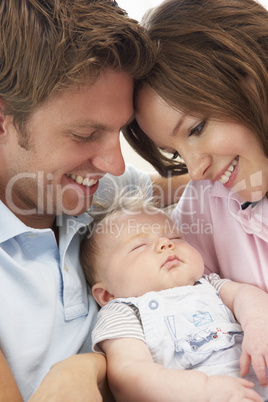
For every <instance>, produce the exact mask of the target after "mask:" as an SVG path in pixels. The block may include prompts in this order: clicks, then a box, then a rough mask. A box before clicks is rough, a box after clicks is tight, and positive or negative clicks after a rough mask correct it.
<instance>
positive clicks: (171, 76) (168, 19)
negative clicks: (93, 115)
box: [124, 0, 268, 176]
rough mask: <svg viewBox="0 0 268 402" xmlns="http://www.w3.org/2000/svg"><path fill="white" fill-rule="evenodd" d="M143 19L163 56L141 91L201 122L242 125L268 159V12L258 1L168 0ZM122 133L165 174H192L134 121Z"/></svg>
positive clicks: (140, 84)
mask: <svg viewBox="0 0 268 402" xmlns="http://www.w3.org/2000/svg"><path fill="white" fill-rule="evenodd" d="M142 23H143V25H144V26H145V27H146V28H147V29H148V34H149V36H150V38H151V39H152V40H153V41H154V42H155V43H157V44H158V46H159V47H160V55H159V58H158V60H157V63H156V64H155V66H154V68H153V70H152V72H151V73H150V74H149V75H148V76H147V77H146V78H145V79H144V80H142V81H141V82H139V83H137V85H136V90H137V91H138V90H139V88H140V87H144V86H145V87H149V88H151V89H152V90H154V91H155V92H156V93H157V94H158V95H159V96H160V97H162V98H163V99H164V100H165V101H166V102H167V103H168V104H169V105H170V106H172V107H173V108H175V109H178V110H180V111H181V112H185V113H189V114H193V115H196V116H198V117H199V118H200V119H209V118H212V119H215V120H218V121H219V120H220V121H226V120H227V121H234V122H238V123H240V124H242V125H244V126H245V127H247V128H248V129H249V130H251V131H252V132H253V133H254V134H255V135H256V138H257V139H258V141H259V142H260V144H261V146H262V147H263V150H264V153H265V155H266V157H268V119H267V113H268V11H267V10H266V9H265V8H264V7H263V6H261V5H260V4H259V3H258V2H257V1H254V0H224V1H223V0H165V1H164V2H163V3H162V4H161V5H160V6H158V7H155V8H154V9H152V10H150V11H149V12H148V13H147V15H146V16H145V17H144V19H143V21H142ZM124 135H125V137H126V138H127V140H128V141H129V142H130V144H131V145H132V146H133V148H134V149H135V150H136V151H137V152H138V153H139V154H140V155H141V156H142V157H143V158H145V159H146V160H147V161H149V162H150V163H151V164H152V165H153V166H154V167H155V168H156V169H157V170H158V172H159V173H160V174H162V175H163V176H168V174H169V173H170V172H173V173H174V174H182V173H185V172H186V171H187V169H186V166H185V165H184V164H182V163H178V162H176V161H171V160H170V159H168V158H167V157H166V156H165V155H163V154H162V153H161V150H160V149H159V148H158V147H157V146H156V145H155V144H154V143H153V141H151V139H150V138H149V137H147V136H146V135H145V133H143V131H142V130H141V129H140V127H139V126H138V124H137V122H136V121H135V120H134V121H133V122H132V123H131V124H130V125H129V126H128V127H127V128H126V130H124ZM215 135H217V133H215ZM164 136H165V133H163V137H164Z"/></svg>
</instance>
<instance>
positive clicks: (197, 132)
mask: <svg viewBox="0 0 268 402" xmlns="http://www.w3.org/2000/svg"><path fill="white" fill-rule="evenodd" d="M205 125H206V120H203V121H201V123H199V124H198V125H197V126H195V127H194V128H192V129H191V131H190V133H189V137H190V136H191V135H196V136H199V135H201V134H202V131H203V129H204V127H205Z"/></svg>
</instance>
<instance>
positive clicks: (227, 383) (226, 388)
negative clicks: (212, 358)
mask: <svg viewBox="0 0 268 402" xmlns="http://www.w3.org/2000/svg"><path fill="white" fill-rule="evenodd" d="M207 385H208V386H207V387H206V389H207V391H208V393H209V398H208V399H206V400H209V402H242V401H254V402H263V399H262V398H261V397H260V395H258V394H257V392H255V391H254V390H253V389H252V388H253V386H254V384H253V383H252V382H249V381H247V380H245V379H243V378H235V377H229V376H227V375H226V376H223V375H219V376H216V375H215V376H210V377H208V383H207ZM201 399H202V398H201Z"/></svg>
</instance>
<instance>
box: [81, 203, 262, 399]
mask: <svg viewBox="0 0 268 402" xmlns="http://www.w3.org/2000/svg"><path fill="white" fill-rule="evenodd" d="M94 219H95V222H96V223H95V226H94V228H93V229H92V232H91V233H90V235H89V236H88V237H87V238H86V239H85V240H84V241H83V242H82V246H81V263H82V266H83V268H84V271H85V275H86V277H87V280H88V282H89V284H90V285H91V286H92V294H93V296H94V298H95V299H96V301H97V302H98V303H99V305H100V306H101V307H102V308H101V310H100V312H99V315H98V321H97V324H96V327H95V330H94V331H93V335H92V336H93V350H94V351H96V352H100V353H104V354H105V355H106V357H107V360H108V379H109V384H110V387H111V389H112V392H113V393H114V396H115V398H116V400H117V401H124V402H126V401H137V400H142V401H145V400H146V401H152V402H157V401H161V402H162V401H176V402H177V401H178V400H182V401H192V400H193V401H197V400H198V401H214V400H217V401H226V402H227V401H228V402H229V401H230V400H232V401H243V400H250V401H262V400H263V399H262V398H264V399H265V398H268V389H267V388H266V387H264V386H266V385H267V375H266V361H267V359H268V324H267V319H266V318H265V317H266V315H267V311H268V295H267V294H266V293H265V292H263V291H261V290H260V289H258V288H255V287H253V286H250V285H244V284H238V283H235V282H232V281H229V280H221V279H220V278H219V277H218V276H217V275H216V274H212V275H209V276H204V275H203V271H204V263H203V259H202V257H201V255H200V254H199V252H198V251H197V250H195V249H194V248H193V247H192V246H190V245H189V244H188V243H186V242H185V241H184V240H183V238H182V235H181V233H180V231H179V230H178V229H177V228H176V226H175V225H174V223H173V221H172V220H171V219H170V217H169V216H168V215H167V214H165V213H164V212H163V211H161V210H159V209H157V208H156V207H154V206H153V204H150V203H149V202H147V203H146V204H145V203H144V199H141V198H139V197H135V196H133V197H123V198H121V199H120V202H119V203H118V204H117V205H116V206H115V207H113V208H112V209H110V210H109V211H108V210H107V208H103V213H102V212H101V211H98V213H96V216H95V217H94ZM234 315H235V317H236V319H237V320H238V321H239V322H240V324H241V325H240V324H239V323H238V322H237V321H236V319H235V317H234ZM243 331H244V334H243ZM250 363H252V366H253V368H254V370H255V373H254V371H253V369H252V367H251V366H250ZM240 375H241V376H246V378H247V380H246V379H242V378H239V376H240ZM248 380H250V382H249V381H248ZM258 380H259V381H258ZM252 382H253V383H254V384H255V390H253V388H252V387H253V383H252ZM260 384H261V385H262V386H261V385H260ZM256 391H257V392H256ZM260 395H261V396H262V397H261V396H260ZM214 398H216V399H214Z"/></svg>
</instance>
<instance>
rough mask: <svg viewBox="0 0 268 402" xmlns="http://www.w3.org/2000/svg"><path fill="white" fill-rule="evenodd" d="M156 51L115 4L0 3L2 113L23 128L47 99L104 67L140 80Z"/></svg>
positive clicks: (93, 0)
mask: <svg viewBox="0 0 268 402" xmlns="http://www.w3.org/2000/svg"><path fill="white" fill-rule="evenodd" d="M154 49H155V48H154V47H153V46H152V45H151V42H150V41H149V39H148V36H147V34H146V30H145V29H144V28H142V27H141V26H139V24H138V23H137V21H135V20H132V19H130V18H128V17H127V15H126V12H125V11H124V10H122V9H121V8H119V7H118V5H117V3H116V1H113V0H1V3H0V98H1V99H2V101H3V109H4V110H2V112H4V113H5V114H9V115H13V116H14V122H15V123H16V124H18V126H19V128H20V129H22V127H23V123H25V122H26V121H27V119H28V117H29V116H30V115H31V113H32V112H33V111H34V110H35V109H36V108H37V107H39V106H40V105H41V104H42V103H43V102H44V101H45V100H46V99H47V98H49V97H50V96H52V95H54V94H56V93H58V92H59V91H61V90H63V89H66V88H68V87H70V86H73V85H77V86H79V85H84V84H85V83H87V82H92V83H94V81H95V80H96V79H97V78H98V76H99V74H100V73H101V72H102V70H104V69H105V68H107V67H109V68H111V69H113V70H115V71H124V72H127V73H129V74H131V76H132V77H133V79H134V80H137V79H140V78H142V77H144V76H145V75H147V74H148V72H149V71H150V69H151V68H152V66H153V64H154V60H155V50H154Z"/></svg>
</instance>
